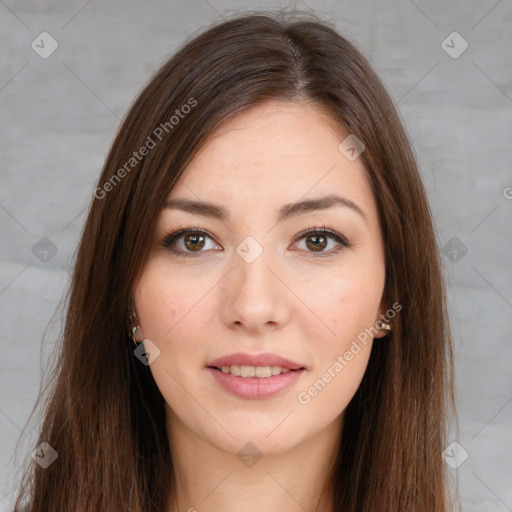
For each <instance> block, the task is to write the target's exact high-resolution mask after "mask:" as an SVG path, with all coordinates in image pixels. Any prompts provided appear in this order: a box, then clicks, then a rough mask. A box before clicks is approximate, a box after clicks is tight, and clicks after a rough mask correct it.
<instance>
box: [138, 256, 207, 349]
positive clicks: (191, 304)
mask: <svg viewBox="0 0 512 512" xmlns="http://www.w3.org/2000/svg"><path fill="white" fill-rule="evenodd" d="M191 283H193V285H191ZM207 290H208V283H207V282H206V280H204V279H199V280H197V279H195V280H194V278H193V277H191V276H187V275H186V274H185V273H181V274H180V273H179V272H176V271H173V272H170V271H169V269H168V268H166V266H165V265H162V264H161V263H160V262H159V261H158V260H155V261H152V262H150V263H148V265H147V266H146V268H145V270H144V272H143V274H142V276H141V278H140V280H139V281H138V284H137V287H136V289H135V290H134V297H135V304H136V308H137V313H138V316H139V321H140V324H141V328H142V332H143V335H144V336H145V337H146V338H149V339H151V340H152V341H153V342H154V343H156V344H157V345H158V346H159V347H164V346H165V345H167V344H170V343H173V340H180V339H183V335H184V334H185V333H184V332H183V331H184V330H185V331H186V337H187V338H190V339H194V335H197V333H198V332H200V324H201V319H202V318H207V315H206V313H205V312H204V311H203V309H204V308H203V306H202V304H201V298H202V297H203V296H204V295H205V293H206V292H207ZM196 337H197V336H196Z"/></svg>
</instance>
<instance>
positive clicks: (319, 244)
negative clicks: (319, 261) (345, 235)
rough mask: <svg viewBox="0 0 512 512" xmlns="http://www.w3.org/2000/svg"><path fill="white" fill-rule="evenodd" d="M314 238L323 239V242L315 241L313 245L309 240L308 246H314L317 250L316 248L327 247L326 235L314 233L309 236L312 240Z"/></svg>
mask: <svg viewBox="0 0 512 512" xmlns="http://www.w3.org/2000/svg"><path fill="white" fill-rule="evenodd" d="M312 239H317V240H318V239H322V240H323V243H317V242H313V244H312V245H310V244H309V242H308V246H310V249H311V248H313V249H314V250H315V251H316V249H318V248H320V249H323V248H324V247H325V245H326V244H325V237H324V236H318V235H313V236H310V237H309V238H308V240H312ZM316 252H318V251H316Z"/></svg>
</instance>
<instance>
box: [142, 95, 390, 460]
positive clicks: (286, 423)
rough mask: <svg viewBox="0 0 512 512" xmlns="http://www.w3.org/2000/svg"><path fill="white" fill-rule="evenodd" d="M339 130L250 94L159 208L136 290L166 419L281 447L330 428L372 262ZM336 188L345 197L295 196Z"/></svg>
mask: <svg viewBox="0 0 512 512" xmlns="http://www.w3.org/2000/svg"><path fill="white" fill-rule="evenodd" d="M348 135H349V133H348V132H344V131H343V130H342V129H341V128H340V127H339V126H337V125H335V124H334V123H333V121H330V120H329V118H328V117H327V116H326V115H325V113H324V114H322V113H321V111H320V110H319V109H314V108H313V107H312V106H310V105H309V104H297V103H284V102H277V101H276V102H274V101H273V102H267V103H265V104H264V105H260V106H257V107H254V108H253V109H251V110H249V111H246V112H245V113H242V114H240V115H239V116H237V117H236V118H232V119H231V120H229V121H227V122H225V123H224V124H223V125H222V127H221V128H220V129H219V130H218V131H217V132H216V133H214V134H213V135H212V136H211V137H210V138H209V140H208V141H207V142H206V144H205V145H204V146H203V147H202V149H201V151H200V152H199V153H198V154H197V155H196V157H195V158H194V160H193V161H192V162H191V163H190V165H189V166H188V167H187V168H186V169H185V172H184V173H183V174H182V176H181V178H180V180H179V182H178V183H177V184H176V186H175V187H174V188H173V190H172V191H171V193H170V194H169V196H168V206H167V207H166V208H165V209H164V210H163V211H162V212H161V215H160V217H159V219H158V224H157V227H156V236H155V239H154V246H153V247H152V250H151V254H150V256H149V259H148V261H147V264H146V266H145V268H144V269H143V272H142V274H141V275H140V278H139V279H138V281H137V283H136V286H135V289H134V298H135V308H136V312H137V316H138V319H139V324H140V326H141V329H142V334H143V337H144V338H146V339H149V340H151V342H152V343H153V344H154V345H156V346H157V347H158V349H159V350H160V354H159V355H158V356H157V357H156V358H154V360H153V361H152V363H151V365H150V370H151V372H152V375H153V377H154V379H155V381H156V384H157V385H158V387H159V389H160V391H161V393H162V395H163V397H164V399H165V401H166V403H167V413H168V421H170V422H171V424H176V425H178V424H179V425H180V428H182V429H183V428H184V429H187V431H189V432H191V433H193V434H195V435H196V436H198V437H199V438H200V439H201V440H202V441H205V442H207V443H209V444H211V445H214V446H216V447H218V448H219V449H222V450H227V451H229V452H232V453H236V452H238V450H240V447H242V446H243V445H244V444H245V443H246V442H252V443H253V444H254V445H255V446H256V447H257V448H258V450H259V451H260V452H262V453H277V452H283V451H285V450H289V449H291V448H293V447H294V446H297V445H299V444H300V443H304V442H306V441H307V440H308V439H310V438H312V437H313V436H316V435H319V434H321V433H322V432H326V431H328V430H330V431H332V428H333V426H335V427H340V425H341V421H342V417H343V415H342V413H343V411H344V409H345V408H346V406H347V404H348V403H349V401H350V400H351V398H352V397H353V396H354V394H355V392H356V390H357V388H358V387H359V384H360V382H361V379H362V377H363V374H364V372H365V370H366V367H367V363H368V359H369V356H370V350H371V346H372V341H373V340H372V335H371V334H370V336H368V332H369V331H368V329H369V328H372V327H374V326H375V323H376V321H377V320H379V316H380V315H381V314H383V313H384V312H385V310H386V307H385V304H384V303H383V302H382V295H383V290H384V281H385V263H384V250H383V240H382V235H381V230H380V226H379V218H378V212H377V207H376V203H375V199H374V197H373V194H372V191H371V188H370V184H369V182H368V179H367V177H366V175H365V172H364V170H363V167H362V163H361V159H360V158H356V159H355V160H354V159H353V156H352V153H353V152H350V151H349V152H345V153H342V152H341V151H340V149H339V148H338V146H339V145H340V143H341V142H342V141H343V140H344V139H345V138H346V137H347V136H348ZM356 149H358V148H356ZM345 155H349V156H350V157H351V158H347V156H345ZM333 195H336V196H339V197H340V198H343V200H345V201H346V202H345V204H343V203H334V202H332V203H329V205H327V203H325V204H324V207H321V208H320V207H318V205H317V208H310V207H308V206H307V205H306V206H304V207H297V206H293V205H294V204H295V203H299V202H303V201H311V200H313V199H314V200H318V199H321V198H324V197H326V196H333ZM178 201H183V202H182V203H179V202H178ZM185 201H187V204H189V206H188V207H183V208H180V204H181V205H182V206H184V204H185V203H184V202H185ZM347 201H349V202H350V203H347ZM171 202H173V204H174V207H173V206H172V205H171ZM188 202H190V203H188ZM196 202H200V203H206V202H208V203H211V204H213V205H215V207H214V206H210V207H206V206H197V205H196V206H193V205H192V203H196ZM347 204H352V205H356V206H355V207H350V206H347ZM313 206H314V205H313ZM325 206H329V207H325ZM324 227H325V228H327V229H328V230H330V231H332V232H333V233H334V234H330V233H325V232H322V231H321V230H322V229H323V228H324ZM182 228H189V229H190V232H188V233H184V234H183V233H182V234H181V235H179V236H178V237H176V238H175V239H174V240H171V238H170V237H169V235H170V234H172V233H174V232H177V231H178V230H180V229H182ZM307 229H312V232H310V233H307V234H304V233H303V232H304V231H305V230H307ZM205 231H207V232H208V233H209V234H208V233H205ZM315 231H316V232H315ZM319 231H320V232H319ZM345 243H347V244H348V245H345ZM377 325H381V324H379V323H378V324H377ZM365 329H366V331H365ZM371 332H373V333H375V330H374V331H370V333H371ZM363 333H365V335H363ZM385 334H386V333H385V332H384V331H379V332H378V334H376V335H375V337H381V336H383V335H385ZM362 340H364V342H363V341H362ZM383 342H384V341H381V343H383ZM148 345H149V344H148ZM148 345H146V348H147V346H148ZM149 346H150V345H149ZM233 354H235V355H234V356H233V357H231V359H230V360H227V361H224V362H222V361H221V362H220V363H219V362H216V360H218V359H219V358H224V357H229V356H232V355H233ZM240 354H243V355H245V356H246V359H243V357H242V356H240ZM259 356H261V357H260V359H258V357H259ZM251 357H254V358H256V359H252V360H251ZM272 357H273V358H274V359H272ZM279 357H280V358H283V359H286V360H288V363H286V362H282V361H279V359H278V358H279ZM290 362H293V363H296V367H298V368H301V369H298V370H292V369H289V371H286V368H287V367H290V366H292V365H291V364H289V363H290ZM237 363H239V364H237ZM214 366H217V367H222V366H224V369H222V368H220V369H214V368H213V367H214ZM240 366H243V367H248V368H240ZM273 366H274V367H281V368H285V372H284V373H283V372H281V374H280V375H273V376H270V377H268V376H267V375H269V374H273V373H279V371H280V370H279V368H274V369H272V367H273ZM253 367H258V368H259V369H255V370H254V372H255V374H256V375H255V376H254V377H251V376H250V375H252V372H253ZM268 367H270V369H269V368H268ZM228 370H229V373H225V372H227V371H228ZM239 372H241V373H242V375H237V374H238V373H239ZM244 375H249V377H246V376H244ZM258 375H259V376H258ZM291 413H293V414H291Z"/></svg>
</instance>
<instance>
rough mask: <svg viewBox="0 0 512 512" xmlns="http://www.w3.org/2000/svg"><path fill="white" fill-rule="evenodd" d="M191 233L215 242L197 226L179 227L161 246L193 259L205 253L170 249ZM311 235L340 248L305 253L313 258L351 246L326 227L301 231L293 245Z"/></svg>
mask: <svg viewBox="0 0 512 512" xmlns="http://www.w3.org/2000/svg"><path fill="white" fill-rule="evenodd" d="M191 233H195V234H201V235H204V236H207V237H209V238H211V239H212V240H215V238H214V237H213V235H212V234H211V233H210V232H208V231H207V230H205V229H202V228H200V227H199V226H197V227H194V228H192V227H183V226H180V229H178V230H177V231H174V232H172V233H170V234H169V235H167V236H166V237H165V238H164V240H163V241H162V246H163V247H165V248H166V249H168V250H170V251H171V252H172V253H173V254H176V255H177V256H182V257H184V258H190V257H191V258H195V257H197V256H199V255H200V254H201V253H202V252H205V251H198V252H196V253H194V252H190V251H181V250H180V251H177V250H175V249H172V248H171V245H172V244H173V243H174V242H175V241H176V240H177V239H178V238H181V237H182V236H184V235H188V234H191ZM311 234H315V235H324V236H326V237H327V238H330V239H331V240H334V241H335V242H337V243H339V244H340V246H341V247H338V248H335V249H331V251H330V252H320V253H317V254H315V253H314V252H313V251H306V252H309V253H311V255H312V256H313V257H314V258H325V257H327V256H330V255H332V254H337V253H338V252H340V251H341V250H342V249H343V248H349V247H351V246H352V244H351V243H350V242H349V241H348V240H347V239H346V238H345V237H344V236H343V235H341V234H340V233H338V232H337V231H334V230H332V229H330V228H327V227H326V226H323V227H321V228H308V229H306V230H304V231H302V232H301V233H300V234H299V235H298V236H297V237H296V238H295V240H294V242H293V243H297V242H298V241H300V240H302V239H303V238H306V237H307V236H308V235H311Z"/></svg>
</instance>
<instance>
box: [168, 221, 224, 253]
mask: <svg viewBox="0 0 512 512" xmlns="http://www.w3.org/2000/svg"><path fill="white" fill-rule="evenodd" d="M207 239H210V240H212V241H213V237H212V235H211V234H210V233H209V232H208V231H206V230H204V229H190V228H184V229H180V230H178V231H175V232H173V233H170V234H169V235H167V236H166V237H165V238H164V240H163V241H162V246H163V247H166V248H168V249H169V250H170V251H171V252H172V253H174V254H176V255H178V256H184V257H190V256H192V257H195V254H194V253H196V254H198V255H199V254H201V253H203V252H205V251H203V250H202V249H203V248H204V247H205V245H207V244H206V242H207ZM176 247H177V248H176ZM215 247H219V246H218V245H215V244H214V246H213V247H211V248H212V249H215Z"/></svg>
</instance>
